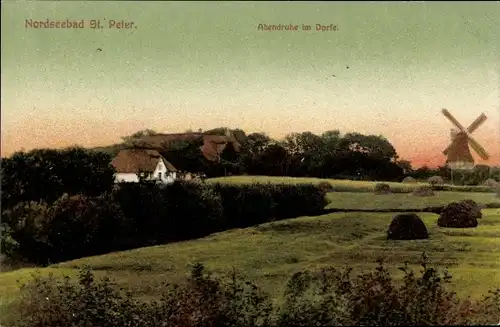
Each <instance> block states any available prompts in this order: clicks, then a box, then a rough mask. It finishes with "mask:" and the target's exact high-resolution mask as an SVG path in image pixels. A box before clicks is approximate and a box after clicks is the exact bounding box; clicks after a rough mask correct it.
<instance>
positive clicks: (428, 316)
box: [2, 257, 500, 327]
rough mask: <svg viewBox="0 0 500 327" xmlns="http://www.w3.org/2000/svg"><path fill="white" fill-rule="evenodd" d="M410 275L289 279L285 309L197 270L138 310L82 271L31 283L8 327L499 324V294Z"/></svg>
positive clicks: (233, 281) (249, 287)
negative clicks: (477, 293)
mask: <svg viewBox="0 0 500 327" xmlns="http://www.w3.org/2000/svg"><path fill="white" fill-rule="evenodd" d="M421 265H422V268H423V269H422V270H421V271H420V273H414V272H413V271H412V270H411V269H409V268H408V267H407V265H405V266H404V267H400V268H399V269H400V270H402V271H403V272H404V277H403V280H402V282H400V283H396V282H395V280H394V279H393V277H392V276H391V275H390V274H389V271H388V270H387V268H386V267H385V266H384V264H383V263H382V261H379V265H378V267H377V268H376V269H375V270H374V271H371V272H368V273H363V274H360V275H358V276H353V275H352V274H351V272H352V271H351V269H349V268H347V269H345V270H343V271H340V270H337V269H335V268H332V267H327V268H323V269H321V270H318V271H307V270H306V271H302V272H298V273H295V274H294V275H293V276H292V277H291V278H290V279H289V281H288V283H287V284H286V288H285V292H284V299H283V301H272V299H271V298H270V297H269V295H267V294H265V293H263V292H262V291H260V289H259V288H258V287H257V286H256V285H255V284H253V283H251V282H249V281H246V280H245V279H244V278H242V277H241V276H239V275H237V274H236V273H235V272H233V274H231V276H230V278H228V279H227V278H226V279H221V278H215V277H213V276H211V275H210V274H209V273H208V272H206V271H205V269H204V267H203V266H202V265H201V264H196V265H195V266H194V267H193V269H192V272H191V276H190V277H188V278H187V280H186V281H185V282H184V283H182V284H179V285H165V287H162V289H161V290H160V293H162V294H163V295H162V297H161V298H159V299H155V300H151V301H148V302H145V301H144V302H143V301H140V300H136V299H134V298H133V297H132V294H130V293H128V292H125V291H124V290H123V289H119V288H118V287H117V286H116V284H114V282H112V281H111V280H110V279H108V278H103V279H99V280H98V279H96V278H95V276H94V275H93V273H92V272H91V271H89V270H87V269H83V270H82V271H81V272H80V274H79V278H78V281H77V282H76V283H75V282H74V281H72V280H71V279H70V278H68V277H66V278H64V279H63V280H61V279H57V278H55V277H54V276H53V275H51V276H49V277H40V276H39V275H35V276H34V278H33V279H32V280H31V281H29V282H28V283H27V284H25V285H23V286H22V287H21V294H20V300H19V302H17V303H14V304H12V305H11V307H10V309H11V311H12V312H15V313H16V314H15V315H13V316H11V317H17V319H16V320H15V321H12V320H11V321H5V320H4V319H5V317H2V320H3V321H2V323H3V324H7V325H9V326H19V327H36V326H108V327H115V326H116V327H118V326H120V327H121V326H145V327H150V326H151V327H153V326H176V327H188V326H189V327H191V326H200V327H201V326H203V327H205V326H206V327H215V326H271V327H285V326H305V325H308V326H330V325H350V326H366V325H368V326H380V325H382V326H396V325H398V326H409V325H410V326H412V325H413V326H414V325H471V324H480V325H491V324H492V323H497V322H498V320H499V319H500V289H498V290H495V291H491V292H490V294H489V295H488V296H485V297H484V298H483V299H482V300H480V301H472V300H465V301H464V300H460V299H458V298H457V297H456V295H455V294H454V293H452V292H449V291H448V290H447V284H448V283H449V282H450V280H451V276H450V275H448V273H447V272H446V271H444V273H441V272H439V271H437V270H436V269H434V268H432V267H429V265H428V262H427V259H426V258H425V257H424V258H423V260H422V263H421Z"/></svg>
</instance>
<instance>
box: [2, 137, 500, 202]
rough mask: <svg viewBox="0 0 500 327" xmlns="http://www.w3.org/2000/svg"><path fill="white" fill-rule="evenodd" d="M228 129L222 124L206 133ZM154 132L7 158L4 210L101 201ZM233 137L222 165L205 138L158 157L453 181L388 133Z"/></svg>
mask: <svg viewBox="0 0 500 327" xmlns="http://www.w3.org/2000/svg"><path fill="white" fill-rule="evenodd" d="M226 132H227V129H226V128H222V127H221V128H216V129H213V130H210V131H205V132H204V133H205V134H216V135H217V134H218V135H225V134H226ZM155 133H156V132H155V131H152V130H143V131H139V132H137V133H134V134H132V135H130V136H126V137H124V138H123V143H121V144H116V145H112V146H108V147H101V148H94V149H84V148H82V147H70V148H66V149H60V150H57V149H35V150H32V151H29V152H24V151H21V152H17V153H14V154H13V155H12V156H10V157H8V158H2V159H1V173H2V176H1V178H2V192H1V193H2V194H1V200H2V208H4V209H5V208H10V207H12V206H13V205H15V204H17V203H19V202H23V201H39V200H43V201H45V202H48V203H50V202H53V201H55V200H56V199H58V198H59V197H60V196H62V195H63V194H65V193H67V194H69V195H73V194H84V195H88V196H97V195H99V194H102V193H104V192H109V191H111V189H112V188H113V185H114V177H113V176H114V173H115V171H114V169H113V167H112V166H111V164H110V163H111V160H112V158H113V156H114V155H116V153H118V151H120V149H123V148H124V147H125V146H126V144H127V143H129V142H131V141H133V140H134V139H140V138H141V137H142V136H145V135H148V134H155ZM231 133H232V134H233V135H234V137H235V138H236V139H237V140H238V142H239V143H240V144H241V148H240V151H236V150H235V149H234V148H233V147H232V146H231V145H228V146H227V147H226V148H225V150H224V151H223V153H222V154H221V156H220V160H218V161H216V162H213V161H209V160H207V159H206V158H205V157H204V156H203V155H202V153H201V151H200V146H201V145H202V140H193V141H179V142H176V143H174V144H171V145H170V146H169V147H168V148H165V149H163V150H162V151H160V152H161V153H162V155H163V156H164V157H165V158H166V159H167V160H168V161H170V162H171V163H172V164H173V165H174V166H175V167H177V169H179V170H181V171H186V172H192V173H203V174H204V175H206V176H207V177H218V176H226V175H243V174H246V175H266V176H294V177H318V178H336V179H353V180H378V181H401V180H402V179H403V178H404V177H406V176H411V177H414V178H415V179H417V180H427V179H428V178H429V177H431V176H441V177H443V178H444V179H445V181H450V180H451V177H452V176H451V171H450V170H449V169H448V168H446V167H438V168H436V169H431V168H428V167H421V168H418V169H413V168H412V166H411V162H409V161H406V160H403V159H401V158H400V157H399V155H398V154H397V152H396V150H395V148H394V147H393V146H392V144H391V143H390V142H389V141H388V140H387V139H386V138H384V137H383V136H377V135H363V134H360V133H347V134H341V133H340V132H339V131H336V130H332V131H327V132H324V133H322V134H320V135H316V134H314V133H311V132H302V133H291V134H289V135H287V136H286V137H285V138H284V139H283V140H275V139H272V138H270V137H269V136H267V135H266V134H264V133H250V134H248V135H247V134H246V133H245V132H244V131H243V130H241V129H233V130H231ZM489 178H491V179H495V180H497V181H500V168H498V167H493V168H492V167H488V166H485V165H477V166H476V168H475V169H474V170H472V171H469V172H464V173H460V174H455V176H453V180H454V183H455V184H462V185H480V184H482V183H484V182H485V181H486V180H487V179H489Z"/></svg>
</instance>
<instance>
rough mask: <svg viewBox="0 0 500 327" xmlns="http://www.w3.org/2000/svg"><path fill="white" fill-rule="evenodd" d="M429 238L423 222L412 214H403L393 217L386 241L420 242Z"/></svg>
mask: <svg viewBox="0 0 500 327" xmlns="http://www.w3.org/2000/svg"><path fill="white" fill-rule="evenodd" d="M427 238H429V233H428V232H427V227H425V224H424V222H423V221H422V219H420V217H419V216H417V215H416V214H414V213H405V214H399V215H396V216H394V218H393V219H392V222H391V224H390V225H389V229H388V230H387V239H391V240H421V239H427Z"/></svg>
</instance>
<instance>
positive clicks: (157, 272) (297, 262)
mask: <svg viewBox="0 0 500 327" xmlns="http://www.w3.org/2000/svg"><path fill="white" fill-rule="evenodd" d="M259 180H260V181H262V182H269V181H271V182H277V181H278V179H273V178H266V179H264V178H263V177H262V178H261V177H249V178H246V177H235V178H229V179H228V178H222V179H212V180H210V182H221V181H223V182H224V181H225V182H231V183H249V182H255V181H259ZM286 180H289V182H294V183H297V182H299V183H300V182H307V181H309V182H311V180H310V179H304V181H302V180H301V179H291V178H290V179H288V178H280V179H279V181H280V182H286ZM319 181H321V180H319ZM337 182H339V183H340V182H341V183H345V185H348V186H349V185H350V186H352V185H361V186H359V187H371V186H367V185H372V184H373V183H371V184H370V182H349V181H333V182H332V183H337ZM339 185H340V184H339ZM395 185H400V186H401V187H414V184H413V185H412V184H397V183H396V184H395ZM400 186H397V187H400ZM327 197H328V199H329V201H330V202H331V203H330V204H329V205H328V207H330V208H343V209H418V208H423V207H426V206H436V205H444V204H447V203H449V202H451V201H456V200H463V199H473V200H475V201H476V202H478V203H483V204H484V203H491V202H499V199H498V198H497V197H496V196H495V194H494V193H474V192H436V196H434V197H415V196H413V195H411V194H391V195H375V194H373V193H367V192H360V193H356V192H352V191H350V192H331V193H328V194H327ZM482 212H483V218H482V219H481V220H480V222H479V226H478V227H477V228H471V229H447V228H438V227H437V225H436V221H437V218H438V216H437V215H436V214H431V213H425V214H419V215H420V216H421V217H422V219H423V220H424V222H425V223H426V225H427V228H428V229H429V233H430V239H428V240H418V241H387V240H386V230H387V227H388V225H389V223H390V222H391V219H392V217H393V215H394V214H391V213H362V212H349V213H332V214H327V215H323V216H319V217H300V218H295V219H289V220H283V221H279V222H274V223H268V224H263V225H260V226H255V227H251V228H246V229H236V230H231V231H226V232H222V233H218V234H213V235H211V236H208V237H205V238H203V239H198V240H192V241H187V242H180V243H173V244H167V245H161V246H154V247H148V248H140V249H135V250H130V251H125V252H117V253H111V254H108V255H102V256H96V257H88V258H83V259H79V260H74V261H70V262H65V263H61V264H57V265H53V266H51V267H49V268H44V269H40V272H42V273H43V274H48V273H55V274H56V275H62V274H66V275H70V276H76V274H77V272H78V269H79V268H83V267H84V266H87V265H88V266H90V268H92V269H94V270H95V272H96V274H97V275H98V276H104V275H106V274H109V275H110V276H111V277H112V278H114V279H115V280H116V281H117V282H118V283H119V284H120V285H121V286H123V287H125V288H127V289H130V290H132V291H133V292H134V293H135V294H136V295H137V296H139V297H141V298H150V297H155V296H157V295H158V290H159V287H160V286H161V284H162V283H163V282H165V281H174V282H175V281H180V280H181V279H182V278H184V277H185V276H186V274H187V273H188V272H189V270H190V267H191V265H192V264H194V263H196V262H202V263H204V264H205V265H206V266H207V268H208V269H210V270H212V271H214V272H215V273H217V274H225V273H229V272H230V271H232V269H233V267H234V268H236V270H237V271H240V272H241V273H243V274H244V275H245V276H247V277H248V278H250V279H252V280H254V281H256V282H257V283H258V284H259V285H260V286H262V287H263V288H264V289H265V290H266V291H267V292H269V293H271V294H272V295H274V296H275V297H276V298H279V295H280V294H281V292H282V289H283V286H284V284H285V282H286V281H287V279H288V278H289V277H290V276H291V274H292V273H294V272H296V271H299V270H303V269H316V268H320V267H324V266H335V267H338V268H342V267H344V266H345V265H346V264H347V265H349V266H350V267H353V268H355V270H357V271H359V270H365V269H369V268H373V267H374V266H375V265H376V263H375V261H376V260H377V258H379V257H383V258H384V259H385V262H387V263H388V265H389V266H390V267H391V270H392V272H393V273H394V275H396V276H401V272H400V271H399V270H397V267H398V266H399V265H400V264H402V263H403V262H404V261H409V262H410V263H411V264H413V265H414V267H415V268H417V269H418V267H417V266H416V264H417V263H418V262H419V259H420V255H421V253H422V252H423V251H425V252H428V253H429V256H430V258H431V262H433V263H435V264H436V265H437V266H438V267H441V268H446V267H448V268H449V270H450V272H451V273H452V275H453V276H454V278H453V283H452V285H451V286H452V287H453V289H454V290H455V291H457V293H458V294H459V295H461V296H468V295H471V296H473V297H479V296H481V295H483V294H485V293H486V292H487V291H488V290H490V289H493V288H496V287H500V209H483V211H482ZM34 271H36V269H31V268H29V269H28V268H25V269H20V270H16V271H12V272H6V273H0V309H1V307H3V308H5V306H4V305H5V304H7V303H8V302H10V301H12V300H14V299H15V298H16V296H17V294H18V288H17V282H16V281H17V280H19V279H20V280H27V279H29V277H30V274H31V273H32V272H34Z"/></svg>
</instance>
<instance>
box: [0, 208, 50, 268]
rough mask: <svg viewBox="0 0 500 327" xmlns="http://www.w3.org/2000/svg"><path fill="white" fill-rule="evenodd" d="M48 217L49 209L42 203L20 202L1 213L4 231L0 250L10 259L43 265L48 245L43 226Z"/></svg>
mask: <svg viewBox="0 0 500 327" xmlns="http://www.w3.org/2000/svg"><path fill="white" fill-rule="evenodd" d="M49 215H50V211H49V207H47V205H46V204H44V203H42V202H40V203H39V202H21V203H18V204H17V205H16V206H14V207H13V208H12V209H10V210H5V211H4V212H2V224H3V225H4V228H5V230H6V232H7V233H6V234H5V239H4V238H3V237H2V243H3V244H2V248H3V246H5V250H7V251H6V252H5V254H6V255H8V256H9V257H11V258H12V259H25V260H27V261H30V262H33V263H42V264H43V263H45V262H46V259H47V257H48V255H49V253H50V244H49V242H48V239H47V235H46V232H45V225H46V223H47V219H48V216H49Z"/></svg>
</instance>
